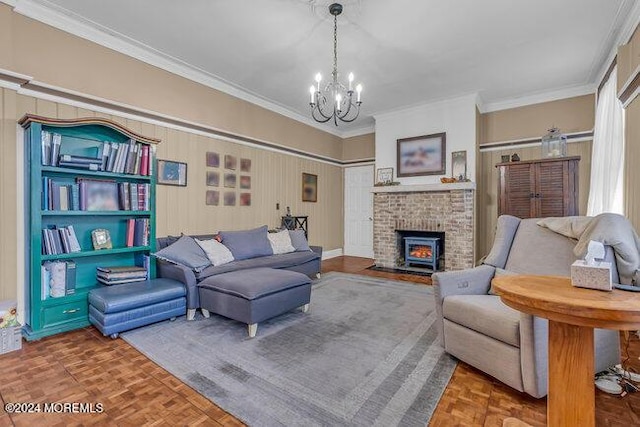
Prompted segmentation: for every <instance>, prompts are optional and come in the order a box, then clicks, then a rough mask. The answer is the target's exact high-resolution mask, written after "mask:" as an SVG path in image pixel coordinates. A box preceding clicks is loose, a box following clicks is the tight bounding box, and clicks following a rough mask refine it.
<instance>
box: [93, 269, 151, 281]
mask: <svg viewBox="0 0 640 427" xmlns="http://www.w3.org/2000/svg"><path fill="white" fill-rule="evenodd" d="M96 275H97V277H101V278H102V279H104V280H124V279H140V278H142V277H145V278H146V277H147V272H146V270H144V271H139V272H135V273H104V272H101V271H98V272H97V273H96Z"/></svg>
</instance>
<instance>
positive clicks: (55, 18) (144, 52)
mask: <svg viewBox="0 0 640 427" xmlns="http://www.w3.org/2000/svg"><path fill="white" fill-rule="evenodd" d="M0 1H2V2H4V3H7V4H8V5H10V6H12V7H13V10H14V11H15V12H16V13H19V14H21V15H24V16H27V17H29V18H31V19H35V20H37V21H40V22H42V23H44V24H47V25H49V26H52V27H54V28H57V29H59V30H62V31H65V32H67V33H69V34H73V35H75V36H77V37H80V38H83V39H85V40H89V41H91V42H94V43H97V44H99V45H101V46H104V47H107V48H109V49H112V50H115V51H116V52H120V53H122V54H124V55H127V56H129V57H132V58H134V59H137V60H139V61H142V62H145V63H147V64H149V65H153V66H154V67H158V68H160V69H163V70H165V71H168V72H170V73H172V74H176V75H178V76H180V77H184V78H186V79H189V80H191V81H194V82H196V83H200V84H202V85H204V86H207V87H210V88H212V89H215V90H218V91H220V92H224V93H226V94H228V95H231V96H234V97H236V98H239V99H242V100H244V101H247V102H250V103H252V104H255V105H258V106H260V107H262V108H265V109H267V110H270V111H273V112H275V113H278V114H280V115H283V116H285V117H288V118H290V119H293V120H296V121H298V122H300V123H303V124H305V125H308V126H311V127H313V128H315V129H318V130H321V131H323V132H326V133H329V134H331V135H334V136H338V137H340V138H344V137H343V133H344V132H343V131H341V130H339V129H334V128H332V127H330V126H327V125H323V124H321V123H318V122H316V121H315V120H313V119H312V118H310V117H307V116H303V115H302V114H300V113H297V112H295V111H293V110H290V109H288V108H286V107H284V106H282V105H280V104H278V103H276V102H274V101H271V100H269V99H266V98H264V97H261V96H259V95H257V94H255V93H252V92H250V91H248V90H246V89H244V88H242V87H240V86H238V85H233V84H231V83H229V82H227V81H225V80H224V79H222V78H220V77H218V76H216V75H214V74H211V73H208V72H206V71H204V70H201V69H199V68H197V67H194V66H192V65H190V64H188V63H186V62H184V61H181V60H179V59H177V58H174V57H172V56H170V55H167V54H164V53H161V52H160V51H158V50H156V49H154V48H152V47H150V46H147V45H145V44H143V43H140V42H138V41H135V40H133V39H131V38H129V37H127V36H125V35H123V34H120V33H118V32H115V31H113V30H110V29H108V28H106V27H104V26H102V25H100V24H98V23H96V22H93V21H91V20H88V19H85V18H83V17H80V16H78V15H70V14H69V13H70V12H69V11H66V10H65V9H62V8H60V7H58V6H57V5H54V4H52V3H50V2H48V1H47V0H9V1H8V0H0Z"/></svg>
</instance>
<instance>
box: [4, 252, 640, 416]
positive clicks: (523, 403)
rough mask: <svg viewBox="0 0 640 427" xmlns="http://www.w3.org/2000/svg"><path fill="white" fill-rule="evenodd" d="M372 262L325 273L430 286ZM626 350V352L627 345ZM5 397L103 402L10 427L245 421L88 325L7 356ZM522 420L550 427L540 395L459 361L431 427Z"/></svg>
mask: <svg viewBox="0 0 640 427" xmlns="http://www.w3.org/2000/svg"><path fill="white" fill-rule="evenodd" d="M371 264H372V261H371V260H370V259H366V258H356V257H339V258H334V259H331V260H326V261H324V262H323V272H328V271H342V272H347V273H357V274H363V275H369V276H374V277H385V278H390V279H396V280H406V281H412V282H416V283H421V284H424V285H430V284H431V280H430V278H428V277H422V276H413V275H405V274H394V273H386V272H379V271H371V270H366V268H367V267H368V266H370V265H371ZM628 353H629V354H630V364H631V365H632V366H633V367H635V368H636V369H638V370H639V371H640V361H639V360H638V357H639V356H640V340H639V339H638V338H637V337H634V338H633V339H632V340H631V344H630V346H629V351H628ZM623 354H625V352H624V349H623ZM5 402H36V403H44V402H82V403H101V404H102V405H103V406H104V411H103V412H102V413H99V414H69V413H68V414H43V413H39V414H7V413H6V412H5V411H4V410H2V411H0V427H5V426H7V427H8V426H19V427H21V426H28V427H31V426H55V427H57V426H81V425H82V426H103V425H104V426H143V425H148V426H179V425H190V426H191V425H193V426H199V425H200V426H241V425H243V424H242V423H241V422H240V421H239V420H237V419H236V418H234V417H233V416H232V415H230V414H228V413H226V412H225V411H224V410H222V409H221V408H219V407H218V406H216V405H215V403H212V402H210V401H209V400H208V399H206V398H205V397H203V396H201V395H200V394H198V393H197V392H196V391H194V390H193V389H191V388H190V387H189V386H187V385H185V384H184V383H182V382H181V381H180V380H179V379H177V378H176V377H174V376H173V375H171V374H169V373H168V372H167V371H165V370H164V369H162V368H161V367H159V366H158V365H156V364H155V363H153V362H152V361H151V360H149V359H148V358H146V357H145V356H144V355H143V354H141V353H140V352H138V351H137V350H135V349H134V348H133V347H131V346H130V345H129V344H127V343H126V342H125V341H124V340H121V339H117V340H111V339H109V338H105V337H103V336H102V335H101V334H100V333H99V332H98V331H97V330H95V329H94V328H92V327H90V328H85V329H81V330H78V331H73V332H69V333H65V334H60V335H57V336H53V337H49V338H45V339H42V340H40V341H36V342H30V343H26V342H23V348H22V350H20V351H15V352H11V353H8V354H5V355H0V404H2V405H3V407H4V403H5ZM596 416H597V425H598V426H603V427H623V426H624V427H627V426H631V425H638V426H640V393H634V394H629V395H627V396H626V397H624V398H620V397H617V396H611V395H608V394H605V393H602V392H599V391H597V392H596ZM508 417H515V418H517V419H520V420H522V421H525V422H527V423H528V424H530V425H532V426H544V425H545V422H546V400H545V399H533V398H531V397H529V396H528V395H526V394H523V393H519V392H517V391H515V390H513V389H511V388H509V387H507V386H505V385H503V384H501V383H499V382H498V381H496V380H493V379H492V378H491V377H489V376H487V375H485V374H483V373H482V372H480V371H478V370H477V369H474V368H472V367H470V366H469V365H466V364H465V363H459V365H458V367H457V368H456V370H455V372H454V374H453V377H452V379H451V381H450V382H449V385H448V386H447V388H446V390H445V392H444V394H443V396H442V398H441V400H440V402H439V404H438V406H437V408H436V411H435V413H434V415H433V417H432V420H431V422H430V425H431V426H487V427H493V426H501V425H502V422H503V420H504V419H506V418H508Z"/></svg>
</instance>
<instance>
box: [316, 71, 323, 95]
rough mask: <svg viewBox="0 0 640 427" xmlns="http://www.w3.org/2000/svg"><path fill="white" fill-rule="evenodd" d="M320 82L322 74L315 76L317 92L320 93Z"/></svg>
mask: <svg viewBox="0 0 640 427" xmlns="http://www.w3.org/2000/svg"><path fill="white" fill-rule="evenodd" d="M321 81H322V74H320V73H318V74H316V83H317V84H318V92H320V82H321Z"/></svg>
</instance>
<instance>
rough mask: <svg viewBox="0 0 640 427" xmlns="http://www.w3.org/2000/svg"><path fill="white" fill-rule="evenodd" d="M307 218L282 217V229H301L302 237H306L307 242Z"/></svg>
mask: <svg viewBox="0 0 640 427" xmlns="http://www.w3.org/2000/svg"><path fill="white" fill-rule="evenodd" d="M307 218H309V217H308V216H283V217H282V227H284V228H286V229H287V230H296V229H298V228H299V229H302V230H303V231H304V237H306V238H307V240H308V239H309V236H308V232H307V227H308V225H307V224H308V223H307Z"/></svg>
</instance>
